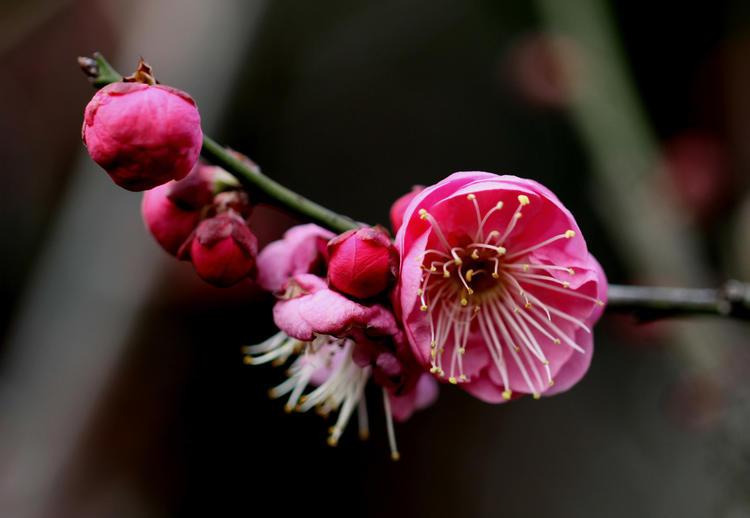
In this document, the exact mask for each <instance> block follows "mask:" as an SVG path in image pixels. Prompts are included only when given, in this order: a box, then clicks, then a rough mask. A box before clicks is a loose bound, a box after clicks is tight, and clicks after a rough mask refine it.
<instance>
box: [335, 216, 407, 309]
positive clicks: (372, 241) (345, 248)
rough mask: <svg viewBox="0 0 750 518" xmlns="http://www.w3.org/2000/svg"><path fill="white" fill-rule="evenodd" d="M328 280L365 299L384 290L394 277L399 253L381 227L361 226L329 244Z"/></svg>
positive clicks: (343, 291) (337, 287)
mask: <svg viewBox="0 0 750 518" xmlns="http://www.w3.org/2000/svg"><path fill="white" fill-rule="evenodd" d="M328 254H329V256H330V259H329V263H328V282H329V283H330V284H331V286H332V287H334V288H336V289H337V290H339V291H340V292H342V293H346V294H347V295H351V296H353V297H357V298H361V299H365V298H369V297H373V296H375V295H377V294H379V293H381V292H383V291H385V289H386V288H387V287H388V285H389V284H390V283H391V280H392V279H393V278H394V277H395V274H396V268H397V266H396V265H397V264H398V256H397V255H396V252H395V248H394V247H393V245H392V244H391V240H390V238H389V237H388V234H387V233H386V232H385V231H384V230H382V229H380V228H369V227H368V228H360V229H357V230H350V231H349V232H345V233H343V234H341V235H340V236H337V237H334V238H333V239H332V240H331V241H330V242H329V243H328Z"/></svg>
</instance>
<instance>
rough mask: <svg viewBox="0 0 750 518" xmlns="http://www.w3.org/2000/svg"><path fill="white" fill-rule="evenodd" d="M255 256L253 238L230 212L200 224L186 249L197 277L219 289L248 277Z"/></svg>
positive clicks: (251, 270) (245, 226) (254, 241)
mask: <svg viewBox="0 0 750 518" xmlns="http://www.w3.org/2000/svg"><path fill="white" fill-rule="evenodd" d="M257 252H258V240H257V239H256V237H255V235H254V234H253V233H252V232H251V231H250V229H249V228H248V226H247V224H246V223H245V221H244V220H243V219H242V218H241V217H239V216H238V215H237V214H235V213H233V212H231V211H230V212H225V213H222V214H219V215H218V216H215V217H213V218H209V219H206V220H204V221H202V222H201V224H200V225H198V228H197V229H196V230H195V235H194V237H193V240H192V241H191V243H190V248H189V254H190V260H191V261H192V262H193V267H194V268H195V271H196V273H197V274H198V276H200V278H201V279H203V280H204V281H206V282H208V283H210V284H213V285H215V286H220V287H227V286H231V285H233V284H236V283H238V282H239V281H241V280H242V279H244V278H245V277H247V276H248V275H250V274H251V273H252V272H253V270H254V269H255V256H256V254H257Z"/></svg>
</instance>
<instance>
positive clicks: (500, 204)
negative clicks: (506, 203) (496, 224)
mask: <svg viewBox="0 0 750 518" xmlns="http://www.w3.org/2000/svg"><path fill="white" fill-rule="evenodd" d="M502 208H503V202H501V201H499V202H497V204H496V205H495V206H494V207H492V208H491V209H490V210H488V211H487V214H485V215H484V218H482V221H480V222H479V228H478V229H477V234H476V236H475V238H474V241H479V236H481V235H482V233H483V232H484V225H485V224H486V223H487V222H488V221H489V219H490V216H492V214H494V213H495V212H497V211H498V210H500V209H502ZM498 235H500V233H499V232H498V231H497V230H493V231H492V232H490V233H489V234H488V235H487V240H488V241H489V240H490V239H492V238H493V237H495V236H498Z"/></svg>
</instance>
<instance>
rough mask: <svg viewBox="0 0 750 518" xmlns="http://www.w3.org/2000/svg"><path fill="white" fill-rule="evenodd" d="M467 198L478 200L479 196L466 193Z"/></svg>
mask: <svg viewBox="0 0 750 518" xmlns="http://www.w3.org/2000/svg"><path fill="white" fill-rule="evenodd" d="M466 199H467V200H469V201H471V200H476V199H477V197H476V196H474V195H473V194H467V195H466Z"/></svg>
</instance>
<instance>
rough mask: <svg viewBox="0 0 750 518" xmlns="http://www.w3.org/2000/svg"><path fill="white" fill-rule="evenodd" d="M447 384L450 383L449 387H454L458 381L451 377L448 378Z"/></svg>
mask: <svg viewBox="0 0 750 518" xmlns="http://www.w3.org/2000/svg"><path fill="white" fill-rule="evenodd" d="M448 383H450V384H451V385H455V384H456V383H458V380H457V379H456V378H455V376H451V377H450V378H448Z"/></svg>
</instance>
